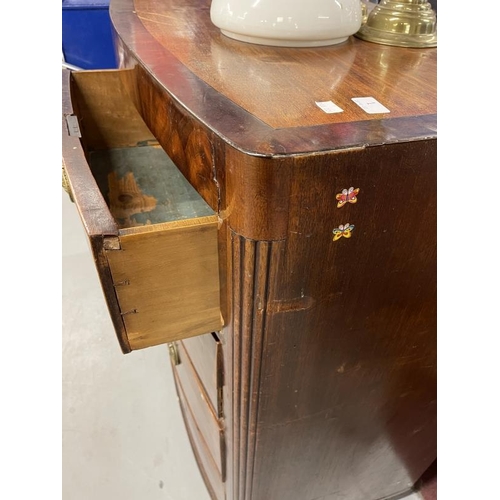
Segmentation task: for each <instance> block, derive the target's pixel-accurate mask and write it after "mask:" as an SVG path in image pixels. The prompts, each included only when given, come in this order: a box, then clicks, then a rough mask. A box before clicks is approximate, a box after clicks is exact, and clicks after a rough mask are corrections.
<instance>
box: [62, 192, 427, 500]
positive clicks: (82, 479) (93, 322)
mask: <svg viewBox="0 0 500 500" xmlns="http://www.w3.org/2000/svg"><path fill="white" fill-rule="evenodd" d="M62 266H63V267H62V290H63V297H62V310H63V318H62V325H63V332H62V335H63V337H62V341H63V342H62V356H63V358H62V366H63V385H62V405H63V415H62V421H63V429H62V441H63V449H62V460H63V470H62V474H63V476H62V477H63V484H62V492H63V496H62V498H63V500H118V499H119V500H157V499H158V500H159V499H162V500H210V498H209V495H208V493H207V491H206V488H205V485H204V483H203V480H202V478H201V475H200V473H199V471H198V467H197V465H196V462H195V459H194V456H193V453H192V451H191V447H190V444H189V441H188V437H187V434H186V430H185V427H184V423H183V421H182V416H181V413H180V409H179V404H178V401H177V396H176V393H175V388H174V382H173V377H172V372H171V369H170V365H169V357H168V350H167V348H166V347H165V346H158V347H151V348H149V349H145V350H142V351H135V352H132V353H130V354H127V355H123V354H122V353H121V351H120V348H119V346H118V341H117V340H116V338H115V334H114V330H113V326H112V324H111V320H110V319H109V316H108V311H107V309H106V305H105V302H104V298H103V295H102V291H101V288H100V284H99V281H98V277H97V273H96V270H95V267H94V262H93V259H92V257H91V254H90V250H89V247H88V245H87V239H86V236H85V233H84V230H83V227H82V224H81V222H80V219H79V217H78V214H77V211H76V207H75V206H74V205H73V204H72V203H71V202H70V201H69V198H68V196H67V195H66V193H64V191H63V199H62ZM419 499H421V496H420V495H419V494H413V495H410V496H408V497H406V498H405V500H419ZM262 500H272V499H262Z"/></svg>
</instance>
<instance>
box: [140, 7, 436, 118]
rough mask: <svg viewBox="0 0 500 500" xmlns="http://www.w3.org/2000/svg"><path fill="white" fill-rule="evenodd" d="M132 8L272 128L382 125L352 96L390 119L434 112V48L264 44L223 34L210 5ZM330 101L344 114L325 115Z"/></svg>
mask: <svg viewBox="0 0 500 500" xmlns="http://www.w3.org/2000/svg"><path fill="white" fill-rule="evenodd" d="M134 7H135V13H136V15H137V17H138V18H139V19H140V21H141V22H142V23H143V25H144V27H145V28H146V30H147V31H148V32H149V33H150V34H151V35H152V36H153V37H154V38H155V39H156V40H157V41H158V43H159V44H160V45H162V46H164V47H168V50H169V51H170V52H171V53H172V54H173V55H174V56H175V57H176V58H177V59H178V60H179V61H180V62H181V63H182V64H184V66H185V67H186V68H188V69H189V70H190V71H192V72H193V73H194V74H195V75H196V76H198V77H199V78H200V79H201V80H203V81H204V82H206V83H207V84H208V85H210V86H211V87H213V88H214V89H215V90H216V91H217V92H219V93H221V94H223V95H225V96H227V97H228V98H229V99H230V100H231V101H233V102H234V103H235V104H237V105H238V106H241V107H242V108H243V109H245V110H246V111H248V112H249V113H251V114H252V115H254V116H255V117H256V118H258V119H259V120H262V121H263V122H264V123H266V124H267V125H269V126H270V127H273V128H286V127H310V126H315V125H322V124H328V123H345V122H356V121H363V120H375V119H380V115H378V116H377V115H369V114H367V113H366V112H364V111H363V110H362V109H361V108H360V107H359V106H357V105H356V104H355V103H354V102H353V101H352V100H351V98H353V97H366V96H372V97H374V98H375V99H377V100H378V101H380V102H381V103H382V104H383V105H384V106H386V107H387V108H388V109H389V110H390V117H391V118H392V117H401V116H415V115H424V114H433V113H436V71H435V69H436V50H435V49H431V50H421V49H410V50H408V49H405V48H399V47H388V46H383V47H380V46H379V45H376V44H373V43H369V42H363V41H361V40H359V39H357V38H354V37H349V39H348V41H347V42H345V43H342V44H339V45H333V46H329V47H320V48H313V49H310V48H301V49H296V48H283V47H269V46H259V45H253V44H251V43H244V42H240V41H237V40H233V39H231V38H228V37H226V36H224V35H223V34H221V32H220V30H219V29H218V28H217V27H216V26H214V25H213V24H212V21H211V20H210V2H209V1H201V2H200V1H199V0H162V1H160V0H134ZM193 41H194V42H195V43H192V42H193ZM367 69H368V70H369V71H366V70H367ZM329 100H332V101H333V102H334V103H335V104H337V105H338V106H340V108H342V109H343V110H344V112H343V113H335V114H327V113H325V112H324V111H322V110H321V109H320V108H319V107H318V106H317V105H316V104H315V103H316V101H329Z"/></svg>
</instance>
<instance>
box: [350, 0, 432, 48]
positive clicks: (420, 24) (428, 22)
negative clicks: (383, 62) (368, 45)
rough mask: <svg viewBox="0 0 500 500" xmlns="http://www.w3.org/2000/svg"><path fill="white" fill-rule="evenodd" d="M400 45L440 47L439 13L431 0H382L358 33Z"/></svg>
mask: <svg viewBox="0 0 500 500" xmlns="http://www.w3.org/2000/svg"><path fill="white" fill-rule="evenodd" d="M355 36H356V37H358V38H361V39H362V40H367V41H369V42H374V43H380V44H383V45H395V46H398V47H416V48H424V47H436V46H437V16H436V13H435V12H434V11H433V10H432V7H431V4H430V3H429V2H427V0H397V1H395V0H380V3H379V4H378V5H376V6H375V7H373V8H372V9H371V12H370V13H369V15H368V17H367V20H366V22H365V23H364V24H363V25H362V26H361V28H360V30H359V31H358V32H357V33H356V34H355Z"/></svg>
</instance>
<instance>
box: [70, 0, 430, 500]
mask: <svg viewBox="0 0 500 500" xmlns="http://www.w3.org/2000/svg"><path fill="white" fill-rule="evenodd" d="M209 7H210V4H209V2H208V1H207V0H164V1H162V2H158V1H156V0H135V1H133V0H114V1H112V2H111V7H110V13H111V19H112V22H113V28H114V31H115V41H116V49H117V54H118V57H119V61H120V69H119V70H110V71H90V72H76V73H69V72H66V73H64V74H63V91H64V92H63V156H64V161H63V169H64V173H65V175H66V181H67V183H68V190H69V191H70V193H71V195H72V197H73V199H74V200H75V203H76V206H77V208H78V210H79V212H80V215H81V218H82V222H83V224H84V226H85V228H86V230H87V233H88V235H89V241H90V246H91V249H92V252H93V254H94V257H95V262H96V268H97V270H98V273H99V276H100V279H101V283H102V286H103V291H104V295H105V297H106V301H107V303H108V308H109V311H110V314H111V317H112V319H113V323H114V326H115V330H116V334H117V336H118V339H119V342H120V346H121V348H122V350H123V352H129V351H130V350H133V349H140V348H144V347H148V346H151V345H157V344H163V343H165V344H168V346H169V350H170V355H171V361H172V367H173V370H174V376H175V381H176V386H177V391H178V395H179V400H180V404H181V407H182V411H183V415H184V419H185V423H186V426H187V429H188V433H189V436H190V439H191V443H192V446H193V450H194V453H195V455H196V458H197V461H198V464H199V467H200V470H201V471H202V474H203V477H204V479H205V482H206V485H207V488H208V490H209V492H210V494H211V496H212V497H213V498H214V499H217V500H222V499H227V500H380V499H385V498H390V497H392V496H396V495H398V494H400V493H403V492H405V491H408V490H410V489H411V487H412V485H413V484H414V483H415V481H416V480H417V479H418V478H419V477H420V475H421V474H422V473H423V472H424V471H425V469H426V468H427V467H428V466H429V465H430V464H431V463H432V462H433V460H434V459H435V457H436V144H437V133H436V50H435V49H423V50H422V49H406V48H397V47H386V46H382V45H376V44H371V43H369V42H364V41H361V40H357V39H355V38H352V37H351V38H350V39H349V41H348V42H346V43H344V44H341V45H338V46H332V47H322V48H316V49H288V48H273V47H265V46H253V45H250V44H245V43H242V42H237V41H234V40H230V39H228V38H225V37H224V36H223V35H222V34H221V33H220V32H219V31H218V30H217V29H216V28H215V27H214V26H213V25H212V24H211V22H210V16H209ZM365 97H369V98H371V102H374V101H376V102H378V103H381V104H382V105H383V106H384V107H385V108H386V111H384V112H381V113H379V112H377V113H372V112H371V111H370V107H369V105H368V107H367V106H364V107H362V106H359V105H358V104H357V103H356V102H355V101H354V100H353V99H356V98H365ZM330 101H331V103H333V104H335V105H336V106H337V107H339V108H340V109H341V110H342V111H341V112H336V113H330V112H328V111H329V108H328V106H330V107H331V106H332V104H326V105H325V104H321V103H325V102H327V103H328V102H330ZM318 103H320V104H318ZM325 106H326V107H325ZM325 110H326V111H325Z"/></svg>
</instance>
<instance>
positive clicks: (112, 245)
mask: <svg viewBox="0 0 500 500" xmlns="http://www.w3.org/2000/svg"><path fill="white" fill-rule="evenodd" d="M62 135H63V168H64V171H65V173H66V178H67V183H68V185H69V186H68V188H69V191H70V192H71V194H72V197H73V199H74V201H75V204H76V207H77V209H78V211H79V213H80V216H81V219H82V222H83V225H84V227H85V230H86V232H87V235H88V237H89V242H90V247H91V250H92V252H93V254H94V259H95V262H96V267H97V271H98V273H99V277H100V279H101V284H102V288H103V292H104V295H105V298H106V302H107V304H108V309H109V311H110V314H111V317H112V320H113V324H114V326H115V330H116V333H117V336H118V339H119V341H120V345H121V347H122V350H123V352H129V351H131V350H134V349H141V348H144V347H149V346H153V345H158V344H162V343H167V342H171V341H173V340H180V339H183V338H188V337H192V336H196V335H202V334H204V333H206V332H207V331H217V330H219V329H220V328H221V327H222V320H221V315H220V299H219V271H218V247H217V224H218V222H217V216H216V214H215V213H214V212H213V210H212V209H211V208H210V207H209V206H208V205H207V204H206V203H205V201H204V200H203V199H202V198H201V196H200V195H199V194H198V193H197V192H196V191H195V190H194V188H192V186H191V185H190V184H189V183H188V182H187V181H186V179H185V178H184V177H183V175H182V174H181V173H180V171H179V170H178V169H177V168H176V166H175V165H174V164H173V162H172V160H171V159H170V158H169V157H168V155H167V154H166V153H165V151H164V150H163V149H162V148H161V147H160V146H159V145H158V143H157V142H156V140H155V138H154V136H153V135H152V133H151V132H150V131H149V129H148V128H147V127H146V125H145V123H144V121H143V120H142V118H141V116H140V114H139V112H138V111H137V109H136V98H135V81H134V73H133V71H132V70H118V71H115V70H111V71H89V72H77V73H69V72H63V132H62Z"/></svg>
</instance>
